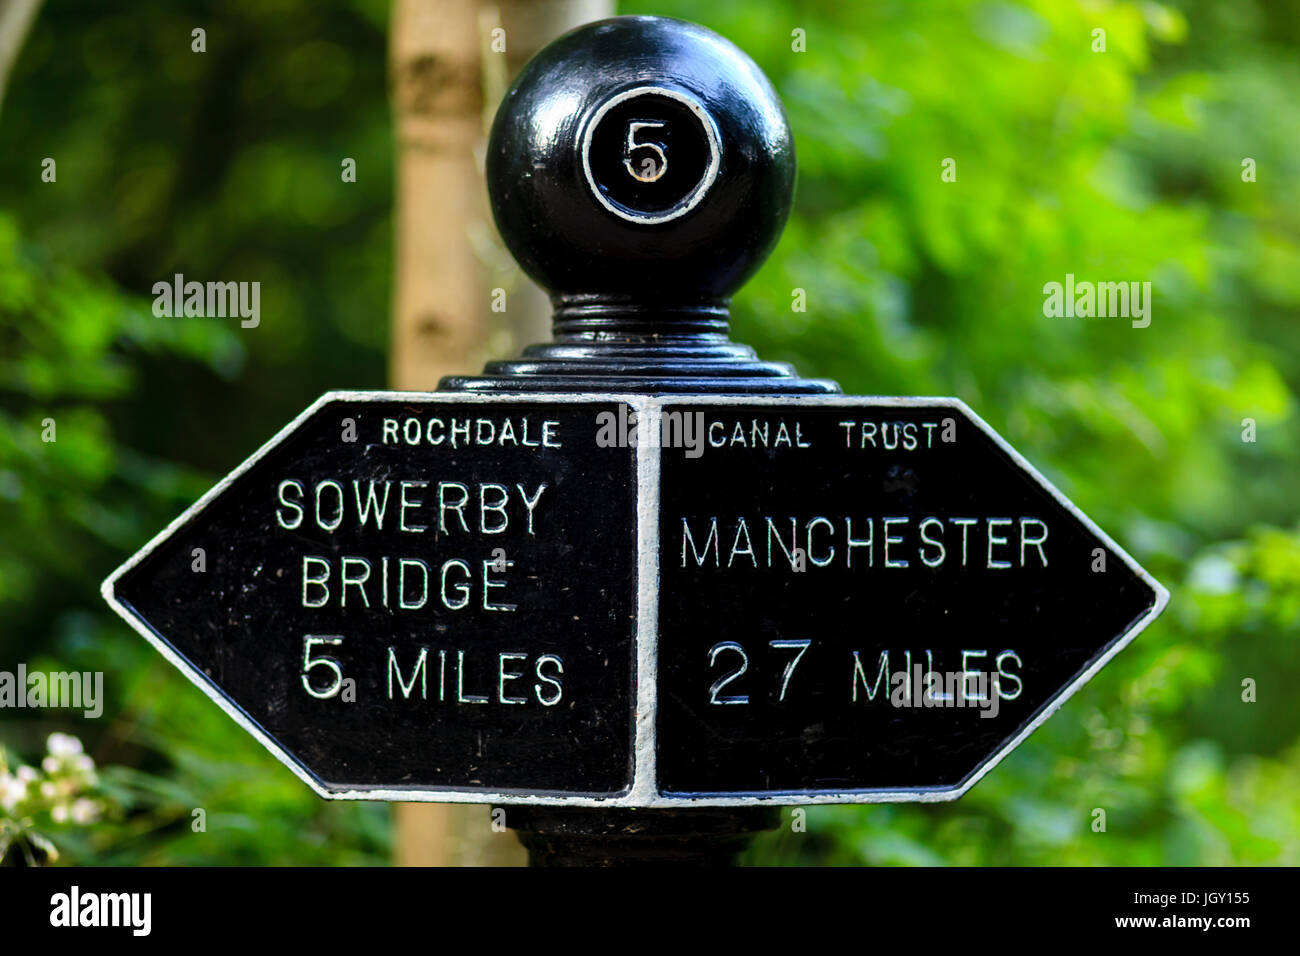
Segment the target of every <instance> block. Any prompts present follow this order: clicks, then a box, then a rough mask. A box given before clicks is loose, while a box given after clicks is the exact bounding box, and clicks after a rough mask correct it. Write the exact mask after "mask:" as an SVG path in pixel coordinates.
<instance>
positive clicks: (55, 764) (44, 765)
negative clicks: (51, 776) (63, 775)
mask: <svg viewBox="0 0 1300 956" xmlns="http://www.w3.org/2000/svg"><path fill="white" fill-rule="evenodd" d="M59 766H60V764H59V758H58V757H46V758H45V759H44V760H42V761H41V769H42V770H44V771H45V772H46V773H58V772H59Z"/></svg>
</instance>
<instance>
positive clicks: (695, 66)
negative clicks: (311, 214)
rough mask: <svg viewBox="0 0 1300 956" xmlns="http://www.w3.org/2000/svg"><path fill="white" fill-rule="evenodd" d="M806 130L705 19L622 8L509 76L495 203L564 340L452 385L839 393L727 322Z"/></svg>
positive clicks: (781, 219)
mask: <svg viewBox="0 0 1300 956" xmlns="http://www.w3.org/2000/svg"><path fill="white" fill-rule="evenodd" d="M794 176H795V158H794V143H793V139H792V137H791V135H790V129H789V125H788V124H787V122H786V118H785V113H784V111H783V110H782V108H781V103H780V100H779V99H778V98H777V96H776V93H775V92H774V91H773V89H772V86H771V84H770V83H769V82H768V81H767V78H766V77H764V76H763V74H762V71H760V70H759V68H758V67H757V66H756V65H755V64H754V62H753V61H752V60H751V59H750V58H749V57H748V56H746V55H745V54H744V53H743V52H742V51H741V50H739V49H738V48H737V47H736V46H735V45H734V44H732V43H731V42H729V41H728V40H725V39H724V38H722V37H720V36H718V35H717V34H716V33H713V32H712V31H710V30H706V29H704V28H703V27H700V26H697V25H695V24H692V23H685V22H683V21H681V20H670V19H666V18H662V17H617V18H614V19H612V20H603V21H600V22H598V23H593V24H589V25H587V26H584V27H581V28H579V29H577V30H574V31H573V32H571V33H568V34H566V35H565V36H563V37H561V38H560V39H558V40H556V41H555V42H554V43H552V44H551V45H550V46H548V47H547V48H546V49H544V50H543V51H542V52H540V53H539V54H538V55H537V56H536V57H534V58H533V59H532V61H530V62H529V63H528V65H527V66H526V67H525V68H524V69H523V71H522V72H521V73H520V75H519V77H518V78H517V79H516V80H515V82H514V84H513V85H512V86H511V88H510V90H509V92H508V93H507V94H506V97H505V99H504V101H503V102H502V104H501V107H500V109H498V111H497V115H496V120H495V122H494V123H493V126H492V134H491V138H490V140H489V143H488V151H487V185H488V195H489V198H490V199H491V203H492V212H493V216H494V217H495V219H496V223H497V226H498V228H499V230H500V233H501V236H502V238H503V239H504V240H505V243H506V245H507V246H508V247H509V248H510V251H511V252H512V253H513V254H514V256H515V258H516V259H518V260H519V263H520V265H521V266H523V268H524V270H525V271H526V272H527V273H528V274H529V275H530V276H532V278H533V279H534V280H536V281H537V283H538V284H539V285H541V286H542V287H543V288H544V289H546V290H547V291H548V292H549V293H550V295H551V300H552V302H553V304H554V306H555V321H554V325H555V340H554V341H553V342H549V343H545V344H539V345H533V346H530V347H528V348H527V349H525V350H524V354H523V356H522V357H520V358H518V359H514V360H511V361H503V362H491V363H489V364H488V366H487V368H486V369H484V372H483V374H482V375H478V376H453V377H451V378H448V379H445V380H444V381H443V382H442V385H441V387H442V388H443V389H448V390H454V391H477V392H494V391H502V390H505V391H534V392H537V391H544V392H552V393H555V392H592V391H618V392H625V393H626V392H641V393H647V392H651V393H659V394H664V393H675V392H686V393H697V394H698V393H726V394H833V393H835V392H838V391H839V387H838V386H837V385H835V383H834V382H827V381H819V380H809V379H801V378H799V377H798V376H796V375H795V372H794V369H793V368H792V367H791V366H789V365H788V364H785V363H782V362H763V361H760V360H759V359H758V358H757V356H755V354H754V351H753V350H752V349H750V348H749V347H747V346H744V345H740V344H737V343H735V342H732V341H731V340H730V339H729V338H728V336H727V323H728V309H729V306H730V299H731V295H732V293H733V292H735V291H736V289H738V288H739V287H740V285H741V284H742V283H743V282H744V281H745V279H747V278H748V277H749V276H750V275H751V274H752V273H753V272H754V270H755V269H757V268H758V267H759V266H760V265H761V264H762V262H763V260H764V259H766V258H767V255H768V253H769V252H771V250H772V247H773V246H774V245H775V244H776V240H777V238H778V236H780V234H781V230H782V229H783V228H784V226H785V221H786V217H787V216H788V215H789V212H790V203H791V200H792V198H793V192H794Z"/></svg>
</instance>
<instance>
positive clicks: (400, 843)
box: [389, 0, 613, 866]
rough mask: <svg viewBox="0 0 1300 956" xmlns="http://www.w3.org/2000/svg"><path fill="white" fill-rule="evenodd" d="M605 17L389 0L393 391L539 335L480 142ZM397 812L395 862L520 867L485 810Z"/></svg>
mask: <svg viewBox="0 0 1300 956" xmlns="http://www.w3.org/2000/svg"><path fill="white" fill-rule="evenodd" d="M612 13H613V3H612V0H503V2H499V3H483V2H476V0H394V3H393V22H392V28H391V29H392V32H391V44H390V56H391V69H392V77H391V80H392V87H393V109H394V114H395V115H394V124H395V127H396V135H397V196H396V210H395V226H396V250H395V252H396V254H395V261H396V273H395V276H394V292H393V326H392V339H391V355H390V363H389V375H390V380H391V382H392V385H393V387H395V388H402V389H432V388H434V387H435V386H436V385H437V384H438V380H439V379H440V378H442V377H443V376H444V375H451V374H455V373H461V374H464V373H470V374H472V373H474V372H477V371H479V369H480V368H481V367H482V365H483V363H484V362H485V361H486V360H488V359H489V358H494V357H503V356H506V355H509V354H513V353H515V352H517V351H518V349H519V348H520V347H522V346H523V345H526V344H527V343H528V342H530V341H537V340H542V339H545V338H547V337H548V335H549V331H548V330H549V320H550V306H549V303H547V301H546V297H545V295H544V294H543V293H542V292H541V291H540V290H539V289H537V287H536V286H534V285H533V284H532V283H531V282H529V281H528V280H527V279H526V278H525V277H523V276H522V274H521V273H520V272H519V270H518V269H517V268H516V267H515V266H514V264H513V262H512V261H511V259H510V256H509V254H508V253H507V252H506V251H505V249H504V247H503V246H502V244H501V242H500V239H499V238H498V237H497V235H496V230H495V228H494V227H493V225H492V216H491V213H490V212H489V210H488V205H487V191H486V186H485V185H484V182H483V148H484V145H485V140H486V132H487V129H488V125H489V124H490V123H491V119H492V115H493V114H494V112H495V110H496V105H497V103H498V102H499V101H500V98H501V96H502V94H503V93H504V92H505V89H506V86H507V85H508V83H509V79H510V78H511V77H513V76H514V75H515V73H516V72H518V70H519V68H520V67H521V66H522V65H523V64H524V63H525V62H527V60H528V58H529V57H531V56H532V55H533V54H534V53H535V52H536V51H537V50H538V49H540V48H541V47H543V46H545V45H546V44H547V43H549V42H550V41H551V40H553V39H554V38H555V37H557V36H559V35H560V34H561V33H564V32H565V31H567V30H570V29H572V28H573V27H575V26H578V25H580V24H582V23H586V22H589V21H591V20H598V19H601V18H602V17H607V16H610V15H611V14H612ZM498 28H500V29H501V30H504V33H496V32H494V31H496V30H497V29H498ZM502 47H504V50H502ZM494 290H500V291H499V292H496V293H495V294H494ZM494 302H495V303H496V304H497V305H498V308H501V307H502V303H503V302H504V311H495V312H494V311H493V304H494ZM393 809H394V819H395V821H396V834H395V856H396V862H397V863H398V864H401V865H431V866H438V865H483V864H489V865H490V864H498V865H505V864H518V863H522V862H523V860H524V854H523V850H522V848H520V846H519V844H518V842H517V841H516V840H515V838H514V836H513V835H512V834H511V833H510V832H509V831H498V830H494V829H493V827H492V825H491V816H490V813H489V808H487V807H483V806H477V805H456V804H452V805H442V804H411V803H398V804H394V805H393ZM507 812H508V811H507Z"/></svg>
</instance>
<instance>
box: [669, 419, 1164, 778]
mask: <svg viewBox="0 0 1300 956" xmlns="http://www.w3.org/2000/svg"><path fill="white" fill-rule="evenodd" d="M844 401H845V402H846V403H848V404H841V405H838V406H832V407H826V406H821V407H818V406H817V405H812V404H809V403H808V402H807V401H806V400H788V401H779V402H776V403H773V404H764V405H747V404H728V405H710V404H707V403H704V402H694V403H685V402H682V403H680V404H678V403H670V404H668V405H666V406H665V408H664V416H665V417H666V418H667V417H669V416H677V418H678V420H679V424H681V425H684V426H685V429H684V431H685V434H687V435H693V436H695V438H694V439H693V440H692V442H691V443H688V445H687V446H683V447H675V448H665V449H664V450H663V453H662V460H661V477H660V491H661V498H660V502H659V515H658V519H659V535H660V591H659V593H660V600H659V609H658V621H659V628H658V668H659V670H658V727H659V734H658V770H659V785H660V787H661V789H662V790H663V791H665V792H672V793H677V794H681V795H686V794H692V793H695V794H736V793H744V792H751V793H755V794H762V793H766V794H777V793H781V792H786V793H791V794H800V795H804V794H810V793H812V792H822V793H834V794H846V793H850V792H855V791H856V792H861V791H912V792H913V793H923V792H924V791H927V790H933V791H946V792H947V795H948V796H952V795H954V794H953V793H952V791H954V790H956V789H958V788H961V787H962V785H963V784H966V783H967V782H969V781H971V780H972V778H973V777H974V776H975V775H976V774H977V772H978V771H979V770H980V769H981V768H982V767H983V766H984V765H985V764H986V763H987V762H988V761H990V759H993V758H995V757H996V756H998V755H999V754H1000V753H1001V752H1002V751H1004V750H1005V749H1008V748H1009V747H1010V746H1012V745H1013V744H1014V742H1017V741H1018V738H1019V737H1020V736H1021V734H1022V733H1023V732H1026V731H1027V730H1028V729H1029V728H1031V727H1032V726H1033V725H1034V724H1035V722H1036V721H1037V720H1039V719H1040V718H1041V717H1043V716H1044V715H1045V713H1046V712H1048V711H1049V710H1050V709H1051V708H1052V706H1053V704H1054V703H1055V702H1056V700H1057V698H1058V696H1059V695H1061V694H1062V693H1063V692H1067V691H1069V690H1072V689H1073V686H1074V685H1075V684H1076V682H1078V681H1080V679H1081V678H1083V677H1084V675H1085V672H1087V671H1089V669H1090V668H1092V667H1093V666H1094V665H1097V664H1098V663H1099V662H1101V661H1102V659H1103V658H1104V657H1105V656H1106V655H1107V654H1108V653H1110V652H1112V651H1113V650H1115V649H1117V647H1118V645H1119V644H1120V643H1121V642H1126V641H1127V639H1129V638H1131V637H1132V635H1133V633H1135V629H1137V628H1139V626H1140V625H1141V624H1145V623H1146V621H1147V620H1149V619H1150V618H1151V617H1152V616H1154V614H1155V613H1156V612H1157V611H1158V605H1160V604H1162V603H1163V600H1164V596H1163V594H1162V592H1160V591H1159V589H1158V585H1154V583H1153V582H1151V581H1150V579H1149V578H1146V577H1145V575H1142V574H1141V573H1140V571H1139V570H1138V569H1136V566H1135V565H1131V564H1130V563H1129V561H1128V559H1126V558H1124V557H1122V556H1121V554H1120V553H1118V552H1117V551H1116V550H1115V549H1114V548H1113V547H1112V546H1111V545H1110V544H1109V543H1108V542H1107V541H1105V540H1103V539H1102V538H1101V537H1099V536H1098V534H1097V533H1096V532H1095V531H1094V530H1093V529H1092V528H1090V527H1089V526H1088V524H1087V523H1086V519H1085V518H1084V517H1083V516H1082V515H1081V514H1079V513H1078V512H1077V510H1075V509H1074V508H1073V507H1071V506H1069V505H1068V503H1066V502H1063V501H1062V500H1061V499H1059V498H1058V497H1057V496H1055V495H1054V494H1052V493H1051V492H1050V491H1049V490H1048V489H1047V488H1045V487H1044V486H1043V484H1042V483H1040V482H1039V481H1038V480H1037V479H1036V478H1035V477H1034V476H1033V474H1032V473H1031V472H1030V471H1029V470H1028V469H1027V466H1026V465H1025V464H1022V463H1021V462H1019V461H1017V460H1016V459H1015V457H1014V454H1013V453H1012V452H1010V450H1009V449H1008V448H1007V447H1006V446H1004V445H1003V444H1001V443H1000V442H999V441H998V440H996V439H995V438H994V437H993V436H992V434H991V433H988V432H986V431H985V430H984V428H982V427H980V425H978V424H976V423H975V422H974V421H972V419H970V418H969V417H967V415H966V414H965V412H964V411H963V410H962V409H961V408H960V407H959V406H957V405H954V404H952V403H949V402H945V401H944V400H942V399H934V400H926V399H910V400H909V399H904V400H902V401H903V402H905V403H908V404H905V405H901V406H900V405H899V404H895V403H873V402H872V401H871V400H868V399H861V400H852V399H846V400H844ZM931 403H932V404H931ZM680 433H681V431H680V430H679V434H680ZM666 434H667V433H666ZM936 679H938V680H939V681H942V683H934V681H935V680H936ZM882 796H886V797H887V796H888V794H882ZM795 799H797V797H796V798H795Z"/></svg>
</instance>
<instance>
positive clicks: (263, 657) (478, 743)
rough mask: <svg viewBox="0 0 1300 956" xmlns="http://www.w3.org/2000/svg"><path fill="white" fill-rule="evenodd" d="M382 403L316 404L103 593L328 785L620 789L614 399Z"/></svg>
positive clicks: (630, 498)
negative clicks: (599, 434)
mask: <svg viewBox="0 0 1300 956" xmlns="http://www.w3.org/2000/svg"><path fill="white" fill-rule="evenodd" d="M387 398H388V399H396V400H378V401H375V400H369V399H367V398H366V397H364V396H360V397H358V398H355V399H353V398H349V399H339V400H331V401H327V402H325V403H324V404H323V405H321V406H320V407H318V408H317V409H316V410H315V411H314V412H312V413H311V414H310V416H309V417H308V418H307V419H306V420H305V421H303V422H301V424H299V425H298V426H297V427H296V428H294V429H293V430H292V431H291V432H290V433H289V434H288V435H287V437H284V438H283V440H281V441H280V442H279V443H278V444H275V445H274V446H273V447H271V448H270V449H269V450H267V451H266V452H265V454H263V455H262V457H261V458H260V459H258V460H256V461H255V462H254V463H252V465H251V467H248V468H247V469H246V470H244V471H243V472H242V473H238V474H237V475H236V476H235V477H234V480H233V481H231V482H230V483H229V484H228V485H227V486H226V487H224V488H220V489H218V491H217V493H216V495H215V497H213V498H211V500H208V501H206V503H204V504H203V505H202V506H201V507H200V509H199V510H198V511H197V513H195V514H193V515H192V516H190V517H188V518H187V519H186V520H184V521H183V523H182V524H181V525H180V526H179V527H176V528H174V529H172V530H171V531H170V533H169V534H168V536H167V538H166V539H165V540H164V541H163V542H161V544H159V545H158V546H157V547H155V548H154V550H153V551H152V552H151V553H148V554H147V555H146V556H145V557H144V559H143V560H141V561H140V562H139V563H138V564H136V565H135V566H134V567H131V568H130V569H129V570H127V571H126V572H125V573H124V574H122V575H121V576H120V577H119V578H118V579H117V580H116V581H115V582H114V584H113V592H114V595H115V597H116V599H117V601H119V602H120V603H121V604H122V605H123V606H124V608H125V610H126V611H127V612H128V613H129V614H130V615H132V616H138V617H139V618H141V619H142V620H143V621H144V622H145V623H146V624H147V627H148V629H149V630H150V631H151V632H152V633H153V634H154V635H155V636H156V637H157V639H159V640H160V641H162V642H165V644H166V646H167V647H169V648H171V649H174V651H175V652H176V653H177V654H178V655H180V657H181V658H183V662H184V663H183V666H185V667H187V668H189V669H192V671H195V672H198V674H200V675H202V676H201V680H202V681H203V682H204V683H206V684H208V685H210V686H211V687H212V688H214V689H215V690H216V691H219V693H220V694H221V695H222V696H224V697H225V698H228V700H229V701H230V702H232V703H233V704H234V705H235V706H236V707H237V708H238V710H239V711H241V712H242V713H243V714H244V715H246V716H247V718H248V720H250V721H251V722H252V723H253V724H255V725H256V727H258V728H260V729H261V731H263V732H264V733H265V734H266V735H267V736H268V737H269V738H271V739H272V741H273V742H274V743H275V744H277V745H278V747H279V748H282V749H283V750H284V751H286V752H287V754H288V755H289V756H290V757H291V758H292V759H293V760H294V761H296V762H297V763H298V764H300V765H301V767H302V768H303V769H304V770H305V771H307V772H308V773H309V774H310V775H311V776H312V777H313V778H315V779H316V781H317V782H318V783H319V784H320V785H321V787H322V788H323V789H325V790H327V791H331V792H339V791H351V790H357V791H365V790H368V789H373V788H379V789H382V790H391V791H401V790H403V789H404V788H413V789H419V790H425V791H429V790H432V791H440V790H448V791H452V790H459V789H476V790H482V791H489V792H507V791H514V790H526V791H529V792H535V793H547V792H552V791H554V792H563V793H570V794H571V793H586V794H612V793H617V792H620V791H623V790H626V789H627V787H628V786H629V784H630V774H631V766H632V757H631V746H632V743H631V741H632V729H631V715H630V705H629V701H630V700H632V699H633V698H634V689H633V684H632V681H633V669H634V658H633V628H634V623H635V621H634V613H635V608H634V604H633V598H634V595H635V584H634V569H635V555H636V547H635V515H634V496H635V490H636V475H635V472H634V470H633V460H632V455H631V453H630V452H629V451H628V450H627V449H608V448H600V447H597V445H596V444H595V440H594V436H595V429H594V426H593V421H594V419H595V416H596V415H597V414H598V413H599V411H600V410H601V409H607V408H613V407H615V406H614V404H613V403H604V404H595V403H580V404H555V403H548V404H545V405H541V404H537V403H533V402H526V403H512V402H503V403H496V402H494V403H491V404H486V403H482V402H476V403H467V402H466V401H465V400H464V399H461V400H459V401H456V400H454V399H453V398H450V397H449V399H448V400H447V401H428V400H423V401H420V400H415V399H412V400H410V401H401V400H400V396H398V395H394V394H393V393H389V394H388V396H387ZM349 422H351V423H352V424H353V425H354V427H355V441H348V440H347V437H346V436H347V434H348V431H347V430H348V428H349ZM195 549H202V555H203V568H202V570H196V568H197V567H198V565H197V564H196V550H195ZM345 578H346V580H347V582H348V583H345ZM313 662H316V663H313ZM340 678H342V679H343V680H352V681H355V691H354V693H350V692H349V689H348V687H346V686H345V685H343V684H342V683H341V682H340ZM349 697H354V698H355V699H353V700H349ZM359 795H365V794H359ZM391 798H392V799H397V798H398V797H397V796H394V797H391Z"/></svg>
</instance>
